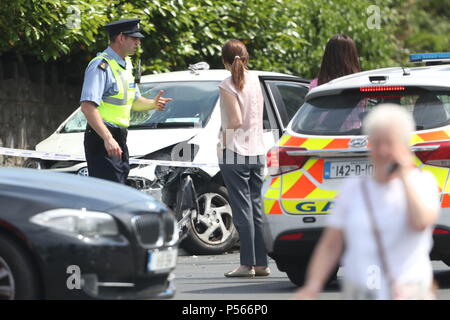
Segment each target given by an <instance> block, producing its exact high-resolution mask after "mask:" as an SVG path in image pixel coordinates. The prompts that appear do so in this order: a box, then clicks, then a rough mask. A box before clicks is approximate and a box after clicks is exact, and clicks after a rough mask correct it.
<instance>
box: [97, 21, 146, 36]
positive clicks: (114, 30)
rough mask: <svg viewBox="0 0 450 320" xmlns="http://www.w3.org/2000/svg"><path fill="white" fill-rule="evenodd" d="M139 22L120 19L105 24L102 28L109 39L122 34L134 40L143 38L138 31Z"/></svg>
mask: <svg viewBox="0 0 450 320" xmlns="http://www.w3.org/2000/svg"><path fill="white" fill-rule="evenodd" d="M140 21H141V20H140V19H121V20H117V21H114V22H111V23H109V24H107V25H106V26H104V28H105V29H106V30H107V31H108V34H109V36H110V37H113V36H115V35H117V34H119V33H123V34H125V35H127V36H130V37H134V38H144V35H143V34H142V33H140V30H139V22H140Z"/></svg>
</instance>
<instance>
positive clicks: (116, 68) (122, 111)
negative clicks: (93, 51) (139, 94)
mask: <svg viewBox="0 0 450 320" xmlns="http://www.w3.org/2000/svg"><path fill="white" fill-rule="evenodd" d="M97 59H102V60H105V61H106V62H107V63H108V65H109V67H110V68H111V71H112V74H113V76H114V80H115V82H116V84H117V89H118V90H119V92H118V93H117V94H115V95H112V96H108V97H103V98H102V100H101V101H100V105H99V106H98V108H97V110H98V111H99V112H100V115H101V117H102V119H103V120H105V121H107V122H109V123H113V124H116V125H118V126H121V127H128V126H129V125H130V112H131V105H132V104H133V102H134V99H135V97H136V84H135V83H134V77H133V66H132V64H131V59H130V58H129V57H126V58H125V62H126V68H125V69H124V68H122V67H121V66H120V65H119V64H118V63H117V61H116V60H114V59H112V58H111V57H110V56H109V55H108V54H106V53H104V52H102V53H100V54H99V55H98V56H97V57H95V58H94V59H92V60H91V62H90V63H92V62H93V61H95V60H97ZM130 85H131V86H130Z"/></svg>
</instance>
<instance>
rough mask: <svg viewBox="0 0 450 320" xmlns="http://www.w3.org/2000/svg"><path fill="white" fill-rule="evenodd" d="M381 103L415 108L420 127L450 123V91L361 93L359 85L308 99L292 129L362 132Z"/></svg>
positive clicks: (295, 119) (414, 90) (411, 109)
mask: <svg viewBox="0 0 450 320" xmlns="http://www.w3.org/2000/svg"><path fill="white" fill-rule="evenodd" d="M381 103H394V104H397V105H400V106H401V107H403V108H405V109H406V110H408V111H409V112H411V114H412V115H413V117H414V120H415V122H416V126H417V130H426V129H432V128H437V127H440V126H445V125H448V124H450V91H428V90H423V89H417V88H406V89H405V90H404V91H396V92H394V91H392V92H391V91H389V92H368V93H361V92H360V91H359V89H358V90H348V91H346V92H343V93H341V94H338V95H329V96H322V97H317V98H313V99H311V100H309V101H307V102H306V103H305V104H304V105H303V106H302V107H301V108H300V110H299V111H298V113H297V115H296V116H295V118H294V120H293V122H292V130H294V131H295V132H297V133H304V134H317V135H358V134H361V126H362V121H363V119H364V117H365V116H366V115H367V114H368V113H369V112H370V110H372V109H373V108H375V107H376V106H377V105H379V104H381Z"/></svg>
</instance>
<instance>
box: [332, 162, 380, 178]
mask: <svg viewBox="0 0 450 320" xmlns="http://www.w3.org/2000/svg"><path fill="white" fill-rule="evenodd" d="M373 169H374V168H373V164H372V163H370V162H369V161H367V160H362V161H325V166H324V172H323V177H324V178H325V179H337V178H350V177H361V176H371V175H373Z"/></svg>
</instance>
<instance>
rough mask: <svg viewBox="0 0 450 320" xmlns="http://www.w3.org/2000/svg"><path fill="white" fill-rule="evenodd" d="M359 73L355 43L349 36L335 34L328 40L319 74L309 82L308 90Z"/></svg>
mask: <svg viewBox="0 0 450 320" xmlns="http://www.w3.org/2000/svg"><path fill="white" fill-rule="evenodd" d="M360 71H361V67H360V65H359V58H358V50H357V49H356V45H355V42H353V40H352V38H350V37H349V36H346V35H343V34H336V35H334V36H333V37H331V38H330V39H329V40H328V42H327V45H326V47H325V52H324V54H323V57H322V65H321V66H320V70H319V74H318V75H317V78H316V79H314V80H312V81H311V84H310V86H309V88H310V89H312V88H315V87H317V86H320V85H322V84H325V83H327V82H329V81H331V80H334V79H336V78H339V77H343V76H346V75H349V74H352V73H357V72H360Z"/></svg>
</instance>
